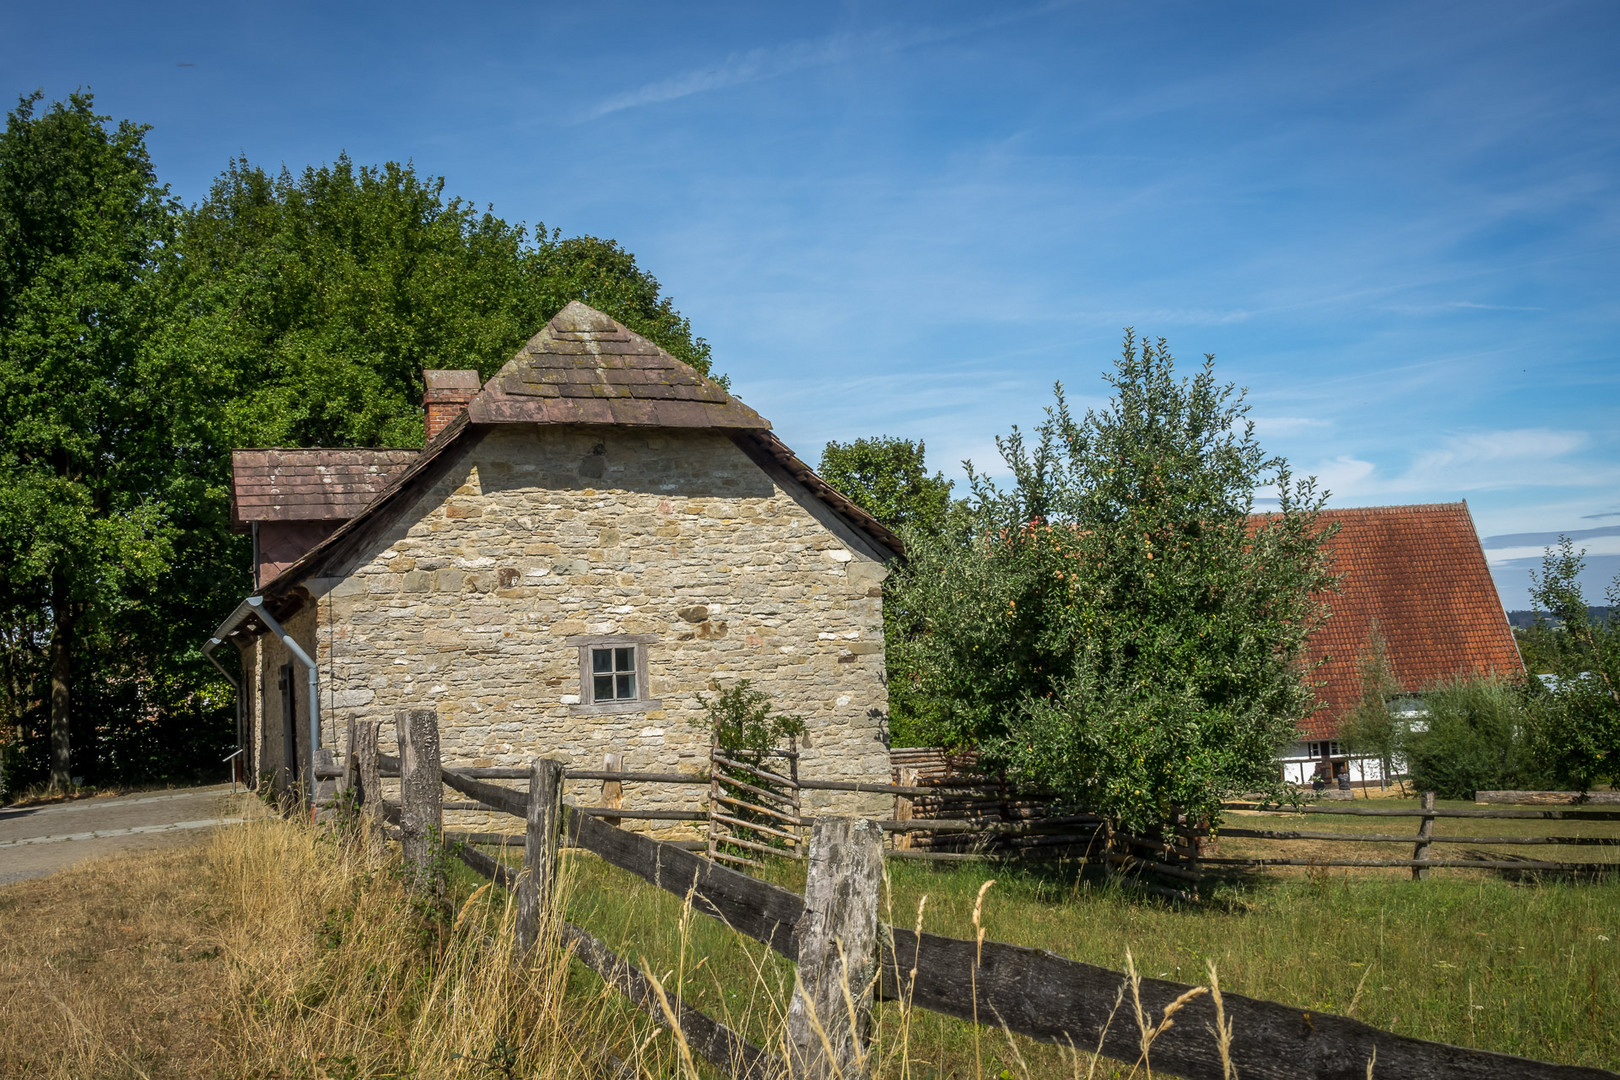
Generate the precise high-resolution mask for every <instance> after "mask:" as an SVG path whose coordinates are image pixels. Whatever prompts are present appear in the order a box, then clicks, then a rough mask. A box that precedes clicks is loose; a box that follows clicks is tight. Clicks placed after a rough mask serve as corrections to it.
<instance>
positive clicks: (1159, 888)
mask: <svg viewBox="0 0 1620 1080" xmlns="http://www.w3.org/2000/svg"><path fill="white" fill-rule="evenodd" d="M891 762H892V772H893V777H894V780H895V783H896V784H897V785H911V786H917V785H921V786H924V787H930V786H932V787H937V788H938V791H937V792H936V793H935V794H933V795H925V796H919V797H915V798H909V799H908V798H906V797H897V800H896V801H897V812H896V814H895V816H896V818H904V819H907V820H911V821H913V822H914V828H916V829H919V830H920V829H922V828H924V827H925V826H924V825H923V822H924V821H936V820H937V821H939V822H940V825H939V828H940V829H941V830H944V829H951V830H958V829H961V826H960V825H959V824H958V822H959V821H961V820H964V819H965V820H969V821H977V822H981V823H983V825H984V828H983V829H982V830H979V831H972V830H962V831H954V832H946V831H936V832H934V833H932V834H923V836H925V837H926V838H925V839H913V840H912V841H911V842H910V843H908V844H906V845H904V846H906V847H908V848H912V849H914V850H912V851H911V852H910V853H909V857H924V858H984V857H992V856H995V855H1001V854H1006V853H1008V852H1009V850H1017V849H1018V848H1019V846H1020V845H1019V844H1018V843H1016V842H1015V843H1011V844H1009V843H1005V842H998V840H997V837H998V833H999V834H1000V836H1004V837H1008V838H1012V837H1017V836H1020V835H1028V836H1030V837H1031V839H1030V840H1027V841H1024V842H1023V845H1022V846H1023V847H1024V849H1025V850H1026V851H1028V852H1029V853H1034V852H1035V851H1037V850H1038V849H1039V847H1040V846H1041V845H1044V844H1053V845H1057V846H1055V847H1053V848H1052V849H1050V850H1051V851H1052V853H1054V854H1067V855H1074V854H1075V851H1076V847H1077V846H1079V847H1080V853H1081V861H1095V862H1104V863H1106V865H1108V866H1109V867H1110V868H1112V869H1115V870H1121V871H1129V872H1132V873H1133V874H1137V875H1146V876H1147V877H1148V878H1152V879H1154V880H1156V881H1157V882H1158V884H1152V883H1148V882H1142V884H1143V885H1144V887H1145V888H1148V889H1149V890H1150V891H1153V892H1157V893H1161V894H1164V895H1168V896H1173V897H1178V898H1182V899H1193V898H1196V896H1197V892H1198V886H1199V885H1200V883H1202V882H1203V881H1205V880H1207V879H1208V876H1209V874H1210V873H1211V872H1212V871H1215V872H1232V871H1239V870H1258V869H1264V868H1267V867H1288V866H1294V867H1314V868H1328V867H1346V868H1407V869H1410V870H1411V873H1412V877H1413V878H1414V879H1423V878H1426V877H1428V876H1429V873H1430V871H1432V870H1450V869H1474V870H1493V871H1520V872H1560V873H1603V872H1614V871H1617V870H1620V858H1610V859H1606V860H1587V861H1575V860H1556V859H1534V858H1515V857H1505V856H1502V855H1501V854H1500V853H1483V854H1482V853H1479V852H1478V851H1477V850H1476V851H1474V852H1471V853H1465V854H1464V855H1462V856H1457V855H1446V854H1441V853H1439V852H1437V851H1436V850H1435V848H1436V847H1437V846H1439V847H1443V848H1446V849H1455V848H1458V847H1463V848H1474V849H1478V848H1492V847H1498V846H1518V845H1537V846H1543V847H1545V846H1549V845H1552V846H1560V845H1563V846H1571V847H1584V848H1606V849H1608V851H1609V852H1615V851H1616V849H1620V837H1616V836H1606V837H1605V836H1570V835H1567V834H1557V833H1555V834H1550V835H1549V834H1540V835H1518V836H1489V835H1470V834H1463V835H1453V834H1451V833H1449V832H1445V833H1436V831H1435V822H1436V820H1437V819H1453V818H1455V819H1468V818H1479V819H1493V818H1494V819H1522V820H1545V821H1558V820H1563V821H1572V822H1573V821H1585V822H1593V821H1603V822H1607V821H1620V809H1604V808H1590V807H1586V806H1580V807H1577V806H1570V805H1565V806H1562V807H1556V808H1554V807H1547V808H1545V809H1541V808H1536V809H1531V808H1515V809H1506V808H1503V809H1497V808H1488V809H1446V808H1436V807H1435V804H1434V794H1433V793H1432V792H1430V793H1427V794H1425V795H1422V796H1421V801H1420V804H1419V805H1418V806H1416V807H1410V806H1396V807H1378V806H1364V805H1359V804H1350V805H1344V804H1329V805H1319V804H1305V805H1302V806H1298V807H1289V806H1269V807H1268V806H1266V805H1264V804H1259V803H1249V802H1231V803H1226V804H1224V806H1225V809H1227V810H1228V811H1238V812H1243V811H1257V812H1263V813H1268V814H1279V815H1283V814H1294V813H1303V814H1335V815H1340V816H1348V817H1358V818H1403V817H1404V818H1415V819H1417V829H1416V831H1415V832H1411V833H1407V834H1404V835H1401V834H1396V833H1392V832H1389V831H1387V830H1380V831H1377V832H1372V831H1366V832H1355V831H1327V830H1310V829H1287V830H1285V829H1258V828H1245V827H1243V825H1242V821H1243V818H1235V819H1233V818H1229V819H1228V822H1227V824H1225V825H1223V826H1222V827H1221V828H1220V829H1219V831H1218V833H1217V834H1215V835H1212V834H1211V831H1210V830H1209V829H1208V828H1206V827H1203V826H1202V825H1200V824H1199V823H1197V822H1190V821H1188V820H1187V819H1186V818H1185V817H1184V816H1183V817H1178V818H1177V819H1176V820H1175V821H1173V822H1168V823H1166V824H1165V825H1164V826H1163V827H1161V828H1160V829H1157V830H1153V831H1151V832H1149V833H1146V834H1142V833H1130V832H1125V831H1122V830H1118V829H1115V828H1113V827H1112V826H1111V824H1110V823H1109V822H1107V821H1105V820H1104V819H1102V818H1099V817H1095V816H1092V817H1087V816H1078V817H1076V816H1069V817H1057V816H1054V815H1053V813H1052V811H1051V808H1050V806H1049V804H1048V803H1047V802H1046V801H1044V800H1043V799H1041V798H1040V797H1038V796H1030V795H1028V794H1027V793H1019V792H1017V791H1015V790H1014V789H1012V788H1011V787H1010V786H1009V785H1008V784H1007V782H1006V779H1005V778H1004V777H997V776H995V775H989V774H986V773H985V772H984V771H983V770H981V769H979V768H978V766H977V761H976V759H975V757H974V755H972V754H971V753H965V754H956V755H951V754H947V753H946V752H944V751H942V750H940V749H937V748H913V749H896V750H894V751H893V752H892V753H891ZM963 785H967V787H966V788H965V789H964V787H963ZM1565 798H1566V802H1567V801H1568V797H1567V796H1566V797H1565ZM1060 824H1064V825H1069V826H1071V827H1070V828H1069V829H1068V830H1067V831H1068V833H1069V835H1067V836H1061V835H1054V834H1057V833H1061V832H1063V831H1064V830H1061V829H1059V828H1056V826H1058V825H1060ZM1043 834H1044V835H1043ZM1228 838H1230V839H1234V840H1250V841H1261V842H1264V843H1267V844H1271V843H1276V844H1278V845H1279V846H1281V847H1282V849H1283V850H1282V852H1281V853H1279V854H1278V855H1275V856H1273V855H1269V854H1267V855H1245V856H1223V855H1222V854H1221V853H1220V846H1219V844H1218V843H1217V840H1220V839H1228ZM1291 841H1320V842H1326V843H1349V844H1391V843H1399V844H1411V845H1412V854H1411V856H1410V857H1409V858H1352V857H1344V858H1339V857H1332V856H1322V855H1310V856H1300V855H1293V854H1289V853H1288V847H1289V842H1291ZM897 846H900V845H897ZM950 852H958V853H959V854H950ZM961 852H971V854H961ZM896 854H901V853H900V852H897V853H896Z"/></svg>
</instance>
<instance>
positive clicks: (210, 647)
mask: <svg viewBox="0 0 1620 1080" xmlns="http://www.w3.org/2000/svg"><path fill="white" fill-rule="evenodd" d="M223 644H225V642H224V641H223V640H222V639H220V638H217V637H215V638H209V639H208V644H206V645H204V646H203V647H202V654H203V655H204V656H206V657H208V662H209V663H210V664H213V665H214V666H215V667H217V668H218V669H219V673H220V674H221V675H223V676H225V681H226V682H228V683H230V684H231V690H232V696H233V697H235V698H236V752H237V753H238V754H239V753H241V752H242V748H243V744H244V743H245V742H247V739H246V738H245V737H244V736H243V732H242V683H241V682H240V681H239V680H238V679H237V678H236V676H234V675H232V674H231V673H230V672H229V671H226V670H225V665H224V664H222V663H220V662H219V658H218V657H216V656H215V655H214V650H215V649H217V648H219V647H220V646H221V645H223ZM233 756H234V755H233ZM246 775H247V774H246V773H243V778H244V779H246ZM235 778H236V767H235V766H234V765H233V766H231V779H232V780H233V781H234V780H235ZM231 790H232V791H234V790H236V789H235V788H234V787H233V788H232V789H231Z"/></svg>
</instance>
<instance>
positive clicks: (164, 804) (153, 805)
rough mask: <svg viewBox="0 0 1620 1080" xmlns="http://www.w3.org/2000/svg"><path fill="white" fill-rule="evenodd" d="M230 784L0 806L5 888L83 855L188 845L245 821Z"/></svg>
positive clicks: (0, 869)
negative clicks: (222, 827)
mask: <svg viewBox="0 0 1620 1080" xmlns="http://www.w3.org/2000/svg"><path fill="white" fill-rule="evenodd" d="M240 807H241V804H240V801H239V800H237V801H233V800H232V798H231V788H230V785H229V784H216V785H214V786H212V787H202V788H188V789H185V790H181V791H169V792H164V793H162V794H151V793H147V794H140V795H124V796H120V797H117V798H107V799H87V800H85V801H83V802H72V803H59V804H56V805H52V806H25V807H16V808H11V809H0V885H8V884H10V883H12V882H15V881H25V880H27V879H28V878H36V877H43V876H44V875H46V874H50V873H54V872H55V871H57V870H62V869H65V868H66V867H69V866H72V865H73V864H74V863H77V862H80V861H82V860H84V859H91V858H96V857H98V856H102V855H112V854H116V853H122V852H126V851H137V850H141V849H143V848H153V847H161V846H164V845H167V844H176V843H185V842H188V841H191V840H196V839H198V838H200V837H202V836H203V835H205V833H204V830H206V829H208V828H211V827H213V826H216V825H227V824H235V823H237V822H240V821H241V820H242V818H241V816H240V814H241V808H240Z"/></svg>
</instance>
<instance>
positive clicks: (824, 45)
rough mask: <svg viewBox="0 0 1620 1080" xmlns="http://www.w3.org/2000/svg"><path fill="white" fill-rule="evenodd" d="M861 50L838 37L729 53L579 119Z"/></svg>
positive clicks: (607, 102)
mask: <svg viewBox="0 0 1620 1080" xmlns="http://www.w3.org/2000/svg"><path fill="white" fill-rule="evenodd" d="M859 49H860V43H858V42H856V41H855V40H854V39H852V38H850V37H847V36H844V35H839V36H836V37H830V38H824V39H822V40H819V41H795V42H791V43H789V44H787V45H779V46H775V47H773V48H760V49H749V50H748V51H747V52H741V53H732V54H731V55H730V56H728V57H726V58H725V59H724V60H722V61H720V62H719V63H717V64H715V65H713V66H712V67H706V68H697V69H694V70H692V71H684V72H682V73H681V74H679V75H672V76H671V77H669V78H667V79H660V80H658V81H656V82H650V83H646V84H645V85H642V86H639V87H637V88H636V89H634V90H629V91H626V92H625V93H622V94H615V95H613V96H612V97H608V98H604V99H603V100H602V101H599V102H597V103H596V104H595V105H593V106H591V107H590V108H589V109H588V110H586V112H585V114H584V115H583V116H582V117H581V119H582V120H595V119H597V118H598V117H602V116H606V115H608V114H609V113H616V112H623V111H624V110H625V109H634V108H638V107H640V106H643V105H657V104H659V103H660V102H665V101H675V100H676V99H678V98H683V97H690V96H691V95H693V94H702V93H706V92H707V91H710V90H720V89H724V88H725V87H728V86H740V85H741V84H743V83H751V82H757V81H759V80H760V79H772V78H776V77H777V76H780V75H786V74H788V73H789V72H793V71H799V70H801V69H803V68H809V67H820V66H822V65H825V64H836V63H839V62H841V61H844V60H847V59H849V58H850V57H851V56H852V55H854V54H855V53H856V52H857V51H859Z"/></svg>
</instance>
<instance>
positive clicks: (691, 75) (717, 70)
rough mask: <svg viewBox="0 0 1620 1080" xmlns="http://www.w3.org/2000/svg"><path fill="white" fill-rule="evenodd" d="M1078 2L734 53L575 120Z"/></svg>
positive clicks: (973, 30) (943, 37) (931, 40)
mask: <svg viewBox="0 0 1620 1080" xmlns="http://www.w3.org/2000/svg"><path fill="white" fill-rule="evenodd" d="M1078 2H1079V0H1053V2H1049V3H1045V4H1039V5H1036V6H1034V7H1029V8H1021V9H1014V10H1008V11H1004V12H1002V13H1001V14H999V15H996V16H993V17H991V18H988V19H979V20H976V21H974V22H970V23H957V24H954V25H948V26H937V27H928V28H924V29H921V30H915V31H910V32H907V33H898V32H896V31H894V30H892V29H884V30H878V31H873V32H870V33H867V34H863V35H858V36H857V35H850V34H835V35H832V36H829V37H825V38H819V39H813V40H808V41H793V42H788V43H787V44H785V45H775V46H769V47H762V48H757V49H749V50H747V51H745V52H734V53H731V54H730V55H728V56H727V57H726V58H725V59H724V60H722V61H720V62H719V63H716V64H713V65H710V66H707V67H702V68H694V69H692V70H690V71H684V72H681V73H680V74H678V75H672V76H670V77H669V78H666V79H659V80H656V81H654V82H650V83H646V84H644V85H642V86H639V87H637V88H635V89H634V90H629V91H626V92H624V93H621V94H614V95H612V96H610V97H607V98H604V99H603V100H601V101H599V102H597V103H596V104H594V105H592V106H590V107H589V108H588V109H586V110H585V112H584V114H583V116H581V118H580V119H581V120H594V119H597V118H599V117H602V116H607V115H608V114H610V113H616V112H623V111H624V110H626V109H635V108H639V107H641V106H644V105H657V104H660V103H662V102H666V101H675V100H677V99H679V98H684V97H690V96H691V95H693V94H702V93H707V92H709V91H711V90H722V89H725V88H727V87H731V86H741V85H744V84H746V83H752V82H759V81H760V80H763V79H774V78H778V77H780V76H782V75H787V74H790V73H791V72H795V71H802V70H805V69H807V68H815V67H825V66H828V65H832V64H839V63H845V62H848V61H850V60H854V59H857V58H860V57H864V56H882V55H885V54H888V53H894V52H900V51H902V50H905V49H913V48H917V47H919V46H922V45H932V44H936V43H939V42H944V41H950V40H953V39H956V38H962V37H966V36H968V35H969V34H977V33H983V32H984V31H986V30H990V29H994V28H996V27H999V26H1006V25H1009V24H1011V23H1016V22H1022V21H1024V20H1026V19H1033V18H1037V17H1039V16H1041V15H1046V14H1049V13H1051V12H1054V11H1058V10H1061V9H1063V8H1067V7H1073V6H1074V5H1075V4H1076V3H1078Z"/></svg>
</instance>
